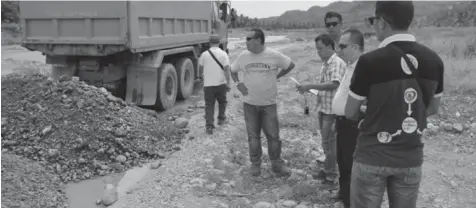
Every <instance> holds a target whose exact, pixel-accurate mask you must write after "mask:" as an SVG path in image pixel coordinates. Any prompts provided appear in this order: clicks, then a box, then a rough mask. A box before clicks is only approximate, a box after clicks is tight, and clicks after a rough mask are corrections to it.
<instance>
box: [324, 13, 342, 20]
mask: <svg viewBox="0 0 476 208" xmlns="http://www.w3.org/2000/svg"><path fill="white" fill-rule="evenodd" d="M333 17H337V19H339V22H340V23H342V15H341V14H340V13H339V12H334V11H329V12H326V15H325V16H324V23H326V20H327V19H329V18H333Z"/></svg>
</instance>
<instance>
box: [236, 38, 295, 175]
mask: <svg viewBox="0 0 476 208" xmlns="http://www.w3.org/2000/svg"><path fill="white" fill-rule="evenodd" d="M264 40H265V36H264V33H263V31H262V30H260V29H252V30H251V32H250V33H249V34H248V35H247V36H246V47H247V49H248V50H247V51H244V52H242V53H241V54H240V55H239V56H238V58H237V59H236V60H235V61H234V62H233V63H232V64H231V72H232V78H233V80H234V81H235V82H238V84H237V88H238V90H240V92H241V93H242V94H243V96H244V104H243V105H244V106H243V110H244V114H245V115H244V116H245V123H246V130H247V132H248V144H249V151H250V161H251V164H252V165H251V175H253V176H259V175H260V174H261V156H262V149H261V139H260V135H261V129H262V130H263V132H264V134H265V136H266V138H267V141H268V155H269V158H270V160H271V166H272V169H273V171H274V172H275V173H276V175H278V176H289V175H290V170H289V169H288V168H287V167H286V166H285V165H284V164H283V161H282V159H281V140H280V138H279V122H278V111H277V107H276V97H277V94H278V89H277V80H278V79H279V78H280V77H282V76H284V75H286V74H287V73H289V72H290V71H291V70H292V69H293V68H294V66H295V65H294V63H293V62H292V61H291V59H290V58H289V57H287V56H285V55H283V54H282V53H281V52H279V51H276V50H273V49H270V48H267V47H265V45H264ZM279 69H282V70H281V71H279ZM240 71H241V72H243V82H240V81H239V78H238V72H240Z"/></svg>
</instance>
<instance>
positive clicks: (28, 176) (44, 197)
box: [2, 153, 66, 208]
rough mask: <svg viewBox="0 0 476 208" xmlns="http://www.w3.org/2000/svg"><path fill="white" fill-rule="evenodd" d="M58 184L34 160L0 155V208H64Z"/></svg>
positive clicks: (55, 178)
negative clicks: (0, 161)
mask: <svg viewBox="0 0 476 208" xmlns="http://www.w3.org/2000/svg"><path fill="white" fill-rule="evenodd" d="M61 190H62V186H61V181H60V180H59V178H58V177H57V176H56V174H54V173H52V172H51V171H48V170H47V169H45V167H43V166H42V165H40V164H38V163H37V162H35V161H32V160H29V159H25V158H22V157H19V156H16V155H11V154H4V153H2V207H31V208H49V207H56V208H62V207H66V206H65V205H64V204H65V202H66V197H65V194H64V192H62V191H61Z"/></svg>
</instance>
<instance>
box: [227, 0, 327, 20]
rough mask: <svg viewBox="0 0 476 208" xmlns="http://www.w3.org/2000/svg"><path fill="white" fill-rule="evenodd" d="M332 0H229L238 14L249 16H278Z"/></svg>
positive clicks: (324, 4) (325, 3)
mask: <svg viewBox="0 0 476 208" xmlns="http://www.w3.org/2000/svg"><path fill="white" fill-rule="evenodd" d="M332 2H334V1H316V0H314V1H289V0H288V1H283V0H280V1H276V0H261V1H259V0H258V1H243V0H231V7H232V8H235V9H236V10H237V12H238V14H243V15H245V16H249V17H257V18H264V17H272V16H279V15H281V14H283V13H284V12H285V11H288V10H308V9H309V8H310V7H312V6H316V5H317V6H327V5H329V4H330V3H332Z"/></svg>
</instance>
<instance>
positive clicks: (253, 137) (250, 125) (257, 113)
mask: <svg viewBox="0 0 476 208" xmlns="http://www.w3.org/2000/svg"><path fill="white" fill-rule="evenodd" d="M243 105H244V106H243V111H244V114H245V122H246V131H247V132H248V145H249V150H250V161H251V163H252V164H254V165H261V156H262V155H263V152H262V151H263V150H262V148H261V129H263V132H264V135H265V136H266V139H267V141H268V155H269V159H270V160H271V163H272V164H276V163H281V162H282V160H281V140H280V138H279V121H278V109H277V107H276V104H274V105H267V106H256V105H250V104H248V103H244V104H243Z"/></svg>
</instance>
